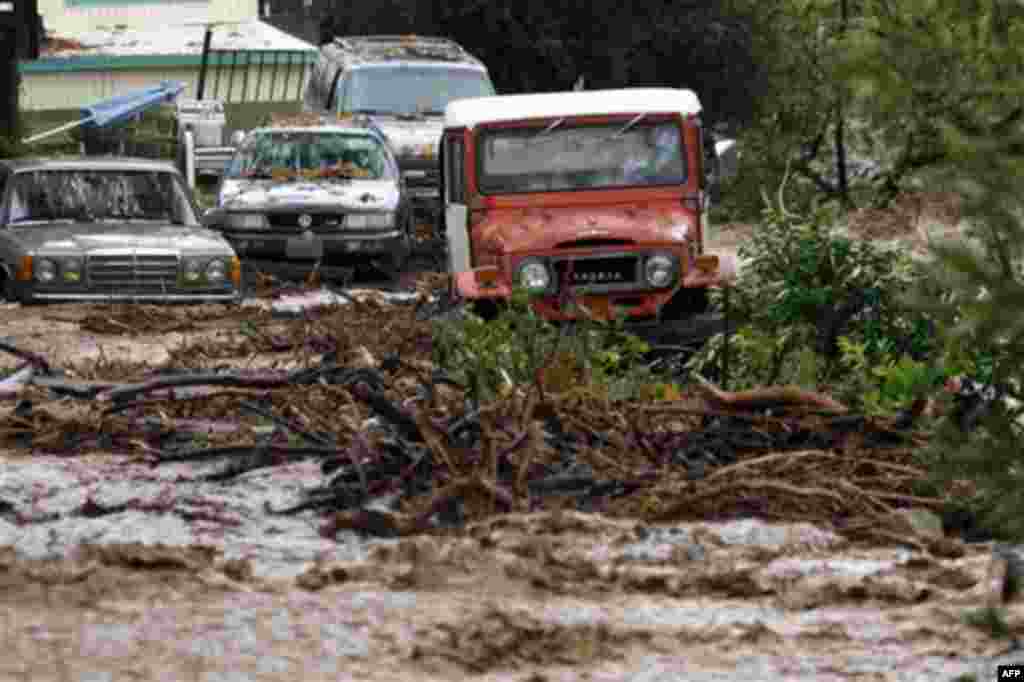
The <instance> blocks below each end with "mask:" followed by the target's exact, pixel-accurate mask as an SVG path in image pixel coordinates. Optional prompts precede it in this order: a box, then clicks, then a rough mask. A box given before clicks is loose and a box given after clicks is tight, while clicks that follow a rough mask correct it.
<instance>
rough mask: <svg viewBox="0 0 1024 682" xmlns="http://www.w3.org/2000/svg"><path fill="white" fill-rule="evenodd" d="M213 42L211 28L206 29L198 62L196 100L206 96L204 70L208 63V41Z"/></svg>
mask: <svg viewBox="0 0 1024 682" xmlns="http://www.w3.org/2000/svg"><path fill="white" fill-rule="evenodd" d="M212 40H213V27H212V26H207V27H206V35H204V36H203V56H202V59H201V60H200V62H199V85H198V86H197V87H196V99H202V98H203V95H204V94H206V68H207V66H208V65H209V63H210V41H212Z"/></svg>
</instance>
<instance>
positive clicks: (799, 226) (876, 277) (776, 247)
mask: <svg viewBox="0 0 1024 682" xmlns="http://www.w3.org/2000/svg"><path fill="white" fill-rule="evenodd" d="M762 198H763V201H764V204H765V208H764V209H763V212H762V222H761V223H760V224H759V225H758V227H757V229H756V230H755V232H754V234H753V237H752V238H751V239H750V241H749V242H748V243H745V244H744V245H743V246H742V247H741V248H740V250H739V256H740V258H741V259H742V260H744V261H745V263H744V265H743V268H742V270H741V273H740V277H739V279H738V281H737V284H736V286H735V287H734V288H733V289H732V291H731V292H730V304H731V306H732V311H731V312H732V314H733V315H735V317H736V319H739V320H742V321H743V325H742V326H741V327H740V328H739V330H738V331H737V333H736V334H735V335H734V337H733V338H732V339H731V352H732V355H731V359H730V374H731V377H730V380H731V385H730V387H733V388H741V387H747V386H754V385H765V384H775V383H795V384H799V385H803V386H807V387H815V386H818V385H822V384H828V385H829V386H830V390H832V391H833V392H836V393H840V394H845V396H846V397H847V398H848V399H849V400H851V401H853V403H855V404H862V403H864V402H865V401H867V402H868V403H869V407H870V408H871V409H873V410H885V409H888V408H889V407H895V406H896V405H897V404H898V403H900V402H901V401H904V400H906V399H909V398H911V397H912V395H914V394H916V393H917V392H919V391H921V390H923V389H924V388H926V387H927V386H931V385H934V383H935V382H936V381H938V380H939V378H940V377H941V376H942V375H943V372H941V371H938V370H934V371H933V370H931V369H930V367H931V366H930V365H929V364H928V359H930V358H931V357H932V356H933V355H934V353H935V352H936V351H937V350H938V345H937V343H936V334H935V331H936V330H935V320H934V319H932V318H931V317H929V316H928V315H926V314H923V313H919V312H912V311H911V310H910V309H909V308H908V307H907V306H906V305H905V304H904V302H903V301H902V299H901V295H902V292H903V291H905V290H906V289H907V288H908V287H910V286H912V285H913V283H914V282H916V281H917V280H918V278H919V277H920V273H919V271H918V270H919V268H918V266H916V265H915V264H914V262H913V261H912V260H911V259H910V258H909V257H907V256H906V255H904V254H902V253H900V252H898V251H896V250H893V249H885V248H882V247H879V246H877V245H875V244H873V243H871V242H867V241H858V240H854V239H851V238H848V237H844V236H841V235H840V234H838V232H837V231H836V229H835V225H836V224H837V223H838V222H839V213H838V209H836V208H835V207H823V206H820V205H817V204H812V206H811V208H810V209H809V210H808V211H806V212H804V213H793V212H791V211H789V210H788V209H787V208H786V206H785V204H784V201H783V197H782V192H781V191H780V194H779V197H778V198H777V199H776V200H775V201H774V202H773V201H770V200H769V199H768V197H766V196H763V197H762ZM712 299H713V301H714V302H716V303H718V304H721V303H722V302H723V301H722V293H721V292H715V293H713V294H712ZM723 341H724V340H723V338H722V337H721V336H718V337H715V338H713V339H712V340H711V342H709V343H708V344H707V346H706V347H705V348H704V349H703V350H702V351H701V352H699V353H697V354H696V355H695V356H694V357H693V358H692V359H691V361H690V363H689V367H690V369H692V370H698V371H701V372H702V373H703V372H705V371H707V369H708V368H709V367H715V366H718V364H719V363H720V361H721V353H722V348H723Z"/></svg>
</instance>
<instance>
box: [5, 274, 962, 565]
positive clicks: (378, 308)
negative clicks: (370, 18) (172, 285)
mask: <svg viewBox="0 0 1024 682" xmlns="http://www.w3.org/2000/svg"><path fill="white" fill-rule="evenodd" d="M439 282H440V280H438V282H434V285H433V286H434V287H435V288H433V289H431V288H430V286H429V285H425V286H420V287H418V288H417V290H416V292H415V293H409V294H406V295H404V296H389V295H385V294H382V293H380V292H372V291H365V290H358V289H348V290H345V291H344V292H341V294H340V295H334V294H333V293H332V290H330V289H325V288H322V289H319V290H316V291H314V292H312V293H308V292H307V294H303V296H304V298H302V299H296V300H301V301H302V302H303V304H302V305H301V306H300V308H301V314H299V315H295V316H291V317H286V318H281V317H279V316H277V315H275V314H274V312H273V308H272V306H270V307H268V306H266V305H264V306H263V307H259V306H251V307H245V306H243V307H242V308H227V307H223V308H217V307H216V306H205V307H199V308H196V309H188V310H186V311H180V310H178V309H162V308H158V307H140V308H134V309H133V308H130V307H128V306H98V307H96V308H95V309H91V310H89V311H88V312H87V314H85V315H81V316H79V320H80V323H79V324H80V325H81V326H82V327H83V328H88V329H90V330H91V331H93V332H95V333H100V330H101V329H105V330H106V332H107V333H109V332H110V330H112V329H119V328H121V327H133V328H135V329H136V330H138V329H140V328H145V329H146V330H148V331H150V332H157V333H169V330H178V331H180V330H183V329H186V328H187V329H189V330H191V331H189V333H187V334H183V336H182V339H181V342H180V343H179V345H177V347H175V348H172V349H170V350H169V351H168V356H169V357H170V360H169V361H168V362H166V363H164V364H163V365H162V366H158V367H145V366H141V365H130V364H124V363H122V364H118V363H117V362H116V361H106V362H105V364H102V365H99V366H98V368H95V367H94V368H92V369H89V370H88V371H84V370H83V369H82V368H81V367H68V368H66V369H65V370H64V372H63V375H61V373H59V372H58V371H56V370H54V369H53V368H51V367H49V365H48V364H46V363H45V360H44V359H42V358H41V357H38V356H35V355H33V354H31V353H27V352H23V351H20V350H19V349H18V348H17V347H16V346H15V345H12V344H7V343H5V344H4V345H3V346H0V350H4V351H8V352H14V353H16V354H18V356H19V357H20V358H21V359H22V362H23V364H22V365H21V366H20V368H19V370H18V372H17V373H16V374H14V375H11V377H9V378H8V379H6V380H3V381H0V392H2V391H3V389H4V388H5V387H8V386H14V385H15V384H16V385H18V386H19V387H20V386H22V385H24V386H26V387H30V388H32V389H34V390H36V391H38V392H40V393H39V394H38V395H35V394H34V395H33V396H32V398H33V400H32V401H25V400H23V401H22V402H21V403H20V410H9V411H6V412H3V413H0V442H3V443H5V444H8V445H13V446H17V447H28V448H32V449H34V450H36V451H46V452H50V453H63V454H67V455H71V454H75V453H79V452H82V451H88V450H89V449H96V448H101V449H104V450H111V451H114V452H117V453H124V454H130V455H134V456H136V457H141V458H142V459H143V460H144V461H147V462H149V463H150V464H151V465H153V466H154V467H160V466H167V465H171V464H181V463H188V464H189V465H190V466H194V467H195V468H196V469H197V473H196V475H195V479H196V480H204V481H207V482H215V483H219V484H223V485H230V484H231V483H232V481H235V480H237V479H238V478H239V477H241V476H244V475H247V474H249V473H250V472H256V471H263V472H265V474H266V475H272V471H273V469H274V468H275V467H281V466H287V465H292V464H296V463H298V462H303V461H307V460H312V461H314V462H317V463H318V464H319V466H320V471H321V474H322V481H321V484H320V485H318V486H314V487H310V488H308V489H307V490H305V491H304V492H303V493H302V494H299V495H295V496H294V499H292V500H291V502H290V503H286V504H275V505H273V506H270V505H269V504H268V505H267V508H266V510H265V511H266V512H267V513H268V514H269V515H271V516H274V515H279V516H294V515H299V514H311V515H314V516H317V517H320V519H321V522H320V524H319V525H320V527H321V531H320V532H321V534H322V535H323V536H324V537H335V536H337V535H338V534H339V533H341V532H342V531H351V530H354V531H357V532H359V533H360V534H363V535H367V536H378V537H401V536H407V535H415V534H421V533H428V532H437V531H441V530H443V529H446V528H451V527H459V526H464V525H465V524H466V523H469V522H472V521H474V520H478V519H483V518H489V517H491V516H493V515H495V514H504V513H510V512H530V511H536V510H541V509H575V510H580V511H585V512H604V513H607V514H611V515H613V516H634V517H638V518H641V519H647V520H687V519H697V518H736V517H739V516H743V515H751V514H753V515H756V516H761V517H766V518H777V519H789V520H800V521H810V522H815V523H825V524H830V525H837V524H838V525H839V526H843V524H847V525H849V527H850V529H851V530H850V532H851V533H857V534H859V536H860V537H864V536H865V533H868V531H866V530H865V528H869V527H874V528H875V529H876V530H878V529H882V528H889V527H891V524H890V525H885V524H877V523H874V521H875V520H876V519H877V518H879V517H881V516H885V515H891V514H892V512H894V511H895V510H898V509H901V508H904V507H921V508H934V507H935V506H936V505H937V504H938V501H937V500H932V499H930V498H922V497H919V496H916V495H914V494H913V490H914V483H915V482H916V481H917V480H919V479H920V478H921V477H922V476H923V474H924V472H923V471H921V470H920V468H919V467H918V466H917V465H916V464H915V462H914V456H913V453H914V451H915V450H916V449H917V448H918V447H919V446H920V442H921V441H920V437H919V436H918V434H916V432H915V431H913V430H912V429H911V428H910V426H911V424H905V423H899V422H898V421H897V420H894V419H882V418H873V417H867V416H864V415H858V414H853V413H851V412H850V410H849V408H847V407H846V406H845V405H842V404H841V403H839V402H838V401H836V400H834V399H833V398H831V397H830V396H828V395H825V394H821V393H817V392H813V391H806V390H802V389H798V388H795V387H789V386H784V387H770V386H769V387H760V388H755V389H752V390H748V391H735V392H730V391H724V390H722V389H720V388H718V387H717V386H715V385H714V384H712V383H710V382H708V381H706V380H704V379H703V378H700V377H698V379H697V383H696V385H694V386H693V387H692V389H690V390H689V391H687V392H684V393H678V392H676V393H675V394H674V396H673V397H674V399H673V400H667V401H661V402H654V401H651V400H646V401H645V400H634V401H623V402H610V401H608V400H607V399H602V398H597V397H594V396H592V395H589V394H587V393H586V392H583V393H580V392H574V391H553V390H546V389H545V386H544V384H543V382H538V383H537V384H535V385H522V386H515V385H509V386H508V387H507V390H506V391H505V394H504V397H503V398H502V399H501V400H499V401H497V402H494V403H489V404H478V403H476V402H475V397H474V396H475V394H474V392H473V391H472V390H471V387H467V386H463V385H461V384H460V383H459V382H457V381H454V380H452V379H451V377H449V376H447V375H446V374H445V373H444V372H443V371H441V369H440V368H438V367H437V366H435V365H434V364H433V362H432V361H431V355H430V353H431V343H432V333H433V328H432V325H433V323H434V320H435V319H436V318H437V317H438V316H444V315H448V314H450V312H451V311H450V310H449V309H448V308H446V306H445V304H444V295H443V291H442V290H440V289H438V288H437V286H443V283H439ZM325 291H326V292H327V294H326V295H327V296H328V298H330V304H329V305H321V304H322V302H323V300H324V298H323V297H324V296H325V294H324V293H323V292H325ZM439 292H440V293H439ZM274 296H276V298H273V299H271V302H272V303H277V302H280V301H285V302H286V303H287V302H289V301H291V299H289V298H288V297H287V294H284V293H282V292H281V291H278V292H277V293H275V294H274ZM263 302H264V303H266V301H265V300H264V301H263ZM307 303H309V305H306V304H307ZM410 304H411V305H410ZM218 320H219V322H218ZM104 325H105V326H104ZM207 327H208V329H207V330H206V331H205V332H202V333H200V331H201V328H207ZM207 332H209V333H207ZM371 349H372V350H371ZM253 365H255V366H253ZM547 388H548V389H550V386H548V387H547ZM268 470H269V473H267V472H268ZM107 510H108V508H106V507H103V508H100V507H94V508H85V509H83V511H82V513H101V512H103V513H105V512H106V511H107ZM864 519H869V520H871V523H867V524H862V525H860V526H858V525H857V523H856V522H858V521H863V520H864ZM872 524H873V525H872ZM890 535H891V536H892V537H887V539H886V541H887V542H897V541H898V537H897V535H898V534H897V533H895V532H893V533H890ZM875 537H882V535H881V531H880V530H878V532H876V533H875ZM915 537H916V536H915ZM933 540H934V539H933ZM914 541H915V542H919V544H921V546H925V547H931V545H929V544H928V542H932V541H928V542H924V541H918V540H914ZM936 541H937V540H936ZM932 544H934V542H933V543H932ZM949 551H952V550H949ZM947 553H948V551H947Z"/></svg>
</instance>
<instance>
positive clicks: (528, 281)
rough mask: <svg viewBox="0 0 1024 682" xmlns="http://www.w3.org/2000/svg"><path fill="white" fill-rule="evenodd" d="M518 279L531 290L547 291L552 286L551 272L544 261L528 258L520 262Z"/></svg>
mask: <svg viewBox="0 0 1024 682" xmlns="http://www.w3.org/2000/svg"><path fill="white" fill-rule="evenodd" d="M516 281H517V282H518V283H519V285H520V286H522V287H524V288H526V289H527V290H529V291H534V292H536V291H545V290H547V289H548V287H550V286H551V272H550V271H549V270H548V266H547V265H545V264H544V262H543V261H541V260H538V259H536V258H533V259H527V260H524V261H523V262H522V263H520V264H519V269H518V270H517V271H516Z"/></svg>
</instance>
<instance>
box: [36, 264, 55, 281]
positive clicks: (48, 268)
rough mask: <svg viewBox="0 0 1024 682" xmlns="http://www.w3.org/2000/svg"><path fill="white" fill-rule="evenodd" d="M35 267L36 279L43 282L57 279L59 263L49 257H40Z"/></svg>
mask: <svg viewBox="0 0 1024 682" xmlns="http://www.w3.org/2000/svg"><path fill="white" fill-rule="evenodd" d="M33 269H34V271H35V273H34V274H35V277H36V280H38V281H40V282H42V283H43V284H49V283H50V282H52V281H53V280H55V279H57V264H56V263H54V262H53V261H52V260H50V259H49V258H40V259H39V260H37V261H36V262H35V267H34V268H33Z"/></svg>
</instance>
